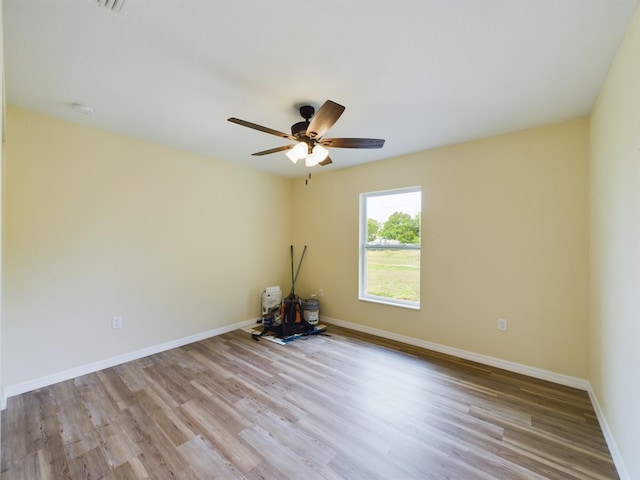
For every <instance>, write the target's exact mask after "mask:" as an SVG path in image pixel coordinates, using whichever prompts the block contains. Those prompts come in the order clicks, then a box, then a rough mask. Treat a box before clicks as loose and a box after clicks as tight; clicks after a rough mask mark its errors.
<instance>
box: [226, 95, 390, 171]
mask: <svg viewBox="0 0 640 480" xmlns="http://www.w3.org/2000/svg"><path fill="white" fill-rule="evenodd" d="M342 112H344V107H343V106H342V105H339V104H337V103H335V102H332V101H331V100H327V101H326V102H324V104H323V105H322V106H321V107H320V109H319V110H318V111H317V112H316V111H315V108H313V107H312V106H311V105H303V106H301V107H300V115H302V118H304V121H302V122H298V123H294V124H293V125H292V126H291V134H288V133H284V132H279V131H278V130H273V129H272V128H268V127H263V126H262V125H258V124H255V123H251V122H247V121H245V120H240V119H239V118H234V117H231V118H229V119H228V120H229V121H230V122H232V123H237V124H238V125H242V126H244V127H249V128H253V129H254V130H260V131H261V132H265V133H270V134H271V135H276V136H277V137H281V138H286V139H288V140H292V141H294V142H296V143H294V144H291V145H284V146H282V147H276V148H271V149H269V150H263V151H261V152H256V153H254V154H253V155H257V156H262V155H269V154H270V153H276V152H284V151H286V152H287V153H286V155H287V157H288V158H289V159H290V160H291V161H292V162H293V163H296V162H297V161H298V160H302V159H304V160H305V165H306V166H308V167H313V166H315V165H321V166H324V165H329V164H330V163H332V160H331V158H329V151H328V150H327V148H382V146H383V145H384V140H382V139H379V138H323V135H324V134H325V133H327V131H328V130H329V129H330V128H331V127H332V126H333V124H334V123H336V121H337V120H338V118H340V115H342Z"/></svg>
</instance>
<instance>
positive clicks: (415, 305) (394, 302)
mask: <svg viewBox="0 0 640 480" xmlns="http://www.w3.org/2000/svg"><path fill="white" fill-rule="evenodd" d="M412 192H420V193H422V187H406V188H395V189H391V190H382V191H377V192H367V193H361V194H360V218H359V222H360V236H359V237H360V238H359V244H360V253H359V274H358V281H359V287H358V299H359V300H363V301H367V302H374V303H381V304H384V305H391V306H396V307H403V308H409V309H413V310H419V309H420V299H419V298H418V301H417V302H413V301H409V300H401V299H397V298H390V297H380V296H377V295H371V294H368V293H367V291H366V290H367V250H369V249H376V250H420V249H421V243H422V225H421V227H420V242H421V243H420V244H417V245H392V244H382V245H380V244H369V243H368V241H367V219H368V218H369V217H368V214H367V199H368V198H370V197H380V196H384V195H398V194H402V193H412ZM420 216H422V208H420ZM420 223H421V224H422V221H421V222H420ZM420 264H421V265H420V269H422V258H420Z"/></svg>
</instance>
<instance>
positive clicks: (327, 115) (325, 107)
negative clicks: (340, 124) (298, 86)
mask: <svg viewBox="0 0 640 480" xmlns="http://www.w3.org/2000/svg"><path fill="white" fill-rule="evenodd" d="M342 112H344V107H343V106H342V105H339V104H337V103H335V102H332V101H331V100H327V101H326V102H324V103H323V104H322V106H321V107H320V110H318V111H317V112H316V114H315V115H314V116H313V117H312V118H311V123H310V124H309V126H308V127H307V136H308V137H309V138H320V137H322V136H323V135H324V134H325V133H327V130H329V129H330V128H331V127H332V126H333V124H334V123H336V122H337V121H338V119H339V118H340V115H342Z"/></svg>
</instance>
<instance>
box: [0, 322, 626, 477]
mask: <svg viewBox="0 0 640 480" xmlns="http://www.w3.org/2000/svg"><path fill="white" fill-rule="evenodd" d="M327 333H328V334H329V335H330V336H312V337H310V338H308V339H307V340H303V339H300V340H296V341H295V342H293V343H291V344H288V345H286V346H282V345H276V344H274V343H272V342H268V341H265V340H262V341H260V342H255V341H253V340H252V339H251V338H250V337H249V334H247V333H246V332H243V331H241V330H238V331H235V332H231V333H227V334H224V335H221V336H218V337H215V338H211V339H208V340H204V341H201V342H197V343H193V344H190V345H187V346H184V347H181V348H177V349H174V350H170V351H167V352H164V353H160V354H157V355H153V356H150V357H146V358H143V359H140V360H136V361H133V362H129V363H126V364H123V365H120V366H117V367H114V368H109V369H106V370H103V371H100V372H97V373H92V374H89V375H85V376H82V377H79V378H75V379H73V380H69V381H65V382H61V383H58V384H55V385H52V386H50V387H46V388H41V389H39V390H36V391H33V392H29V393H25V394H23V395H19V396H15V397H12V398H10V399H9V400H8V407H7V409H6V410H5V411H4V412H2V468H1V470H2V473H1V480H14V479H20V480H31V479H72V480H80V479H84V480H88V479H93V480H96V479H105V480H114V479H128V480H132V479H144V478H151V479H179V480H186V479H217V478H221V479H244V478H247V479H304V480H313V479H349V480H358V479H367V480H371V479H385V480H386V479H393V480H401V479H456V480H458V479H459V480H468V479H509V480H510V479H562V480H571V479H575V480H585V479H615V478H618V476H617V474H616V471H615V468H614V466H613V463H612V460H611V456H610V454H609V451H608V449H607V446H606V444H605V441H604V438H603V435H602V432H601V430H600V427H599V425H598V422H597V420H596V416H595V413H594V411H593V408H592V406H591V404H590V401H589V397H588V395H587V393H585V392H583V391H580V390H575V389H572V388H567V387H563V386H558V385H555V384H551V383H548V382H544V381H541V380H536V379H532V378H528V377H525V376H521V375H517V374H513V373H508V372H505V371H503V370H499V369H496V368H491V367H487V366H483V365H478V364H474V363H472V362H468V361H463V360H460V359H457V358H453V357H448V356H445V355H441V354H436V353H432V352H428V351H425V350H422V349H419V348H415V347H410V346H407V345H402V344H399V343H395V342H392V341H387V340H381V339H379V338H376V337H372V336H369V335H364V334H361V333H357V332H353V331H349V330H345V329H342V328H338V327H334V326H329V329H328V331H327Z"/></svg>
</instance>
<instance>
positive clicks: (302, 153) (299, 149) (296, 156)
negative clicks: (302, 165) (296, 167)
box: [285, 142, 309, 163]
mask: <svg viewBox="0 0 640 480" xmlns="http://www.w3.org/2000/svg"><path fill="white" fill-rule="evenodd" d="M308 150H309V147H308V146H307V144H306V143H305V142H298V143H297V144H296V146H295V147H293V148H291V149H290V150H289V151H288V152H287V153H285V155H286V156H287V157H288V158H289V160H291V161H292V162H293V163H297V162H298V160H302V159H303V158H305V157H306V156H307V151H308Z"/></svg>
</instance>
